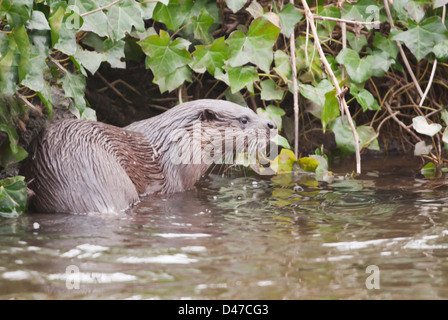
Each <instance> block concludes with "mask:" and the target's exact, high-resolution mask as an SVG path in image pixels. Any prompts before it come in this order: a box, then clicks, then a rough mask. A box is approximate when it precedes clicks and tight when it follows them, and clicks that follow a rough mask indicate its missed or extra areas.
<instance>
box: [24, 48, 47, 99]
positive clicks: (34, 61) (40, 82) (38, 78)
mask: <svg viewBox="0 0 448 320" xmlns="http://www.w3.org/2000/svg"><path fill="white" fill-rule="evenodd" d="M33 48H34V47H33ZM33 51H37V50H36V49H34V50H33ZM45 60H46V56H44V55H42V54H40V53H36V52H33V53H31V55H30V58H29V60H28V61H27V64H26V67H25V69H26V71H25V77H24V79H23V80H22V82H21V83H22V84H23V85H24V86H26V87H28V88H30V89H31V90H34V91H36V92H39V91H42V90H43V88H44V71H45V69H46V68H47V64H46V62H45Z"/></svg>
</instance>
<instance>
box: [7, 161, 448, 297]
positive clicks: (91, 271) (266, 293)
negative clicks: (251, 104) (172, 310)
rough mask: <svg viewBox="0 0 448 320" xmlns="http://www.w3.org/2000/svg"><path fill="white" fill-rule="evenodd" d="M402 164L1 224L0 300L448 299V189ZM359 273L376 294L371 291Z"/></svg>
mask: <svg viewBox="0 0 448 320" xmlns="http://www.w3.org/2000/svg"><path fill="white" fill-rule="evenodd" d="M406 163H409V162H406V161H403V160H402V159H398V160H397V161H396V162H393V161H392V160H388V161H379V160H375V161H370V162H368V161H364V163H363V166H364V171H365V172H366V173H365V174H363V175H362V176H360V177H357V178H356V179H345V178H344V175H345V173H346V172H349V171H350V168H344V167H343V166H342V165H341V166H339V167H338V168H336V169H334V168H333V169H334V171H335V173H336V174H335V180H334V181H333V182H332V183H330V184H328V183H325V182H318V181H316V180H315V179H314V178H313V177H310V176H291V175H285V176H280V177H276V178H275V179H273V180H270V179H267V178H262V177H244V176H243V177H239V178H223V177H220V176H216V175H215V176H211V177H209V178H207V179H204V181H202V182H201V183H200V184H199V185H198V186H197V188H196V189H195V190H192V191H189V192H185V193H180V194H175V195H171V196H166V197H153V198H149V199H146V200H145V201H142V202H141V203H140V204H139V205H138V206H137V207H135V208H134V209H133V210H131V212H129V214H127V215H117V216H114V217H110V216H109V217H102V216H73V215H62V214H28V215H24V216H22V217H20V218H17V219H0V298H1V299H9V298H19V299H20V298H24V299H37V298H38V299H54V298H75V299H79V298H95V299H96V298H101V299H109V298H119V299H157V298H160V299H179V298H192V299H197V298H205V299H212V298H213V299H215V298H218V299H328V298H329V299H338V298H341V299H346V298H350V299H398V298H413V299H416V298H423V299H429V298H443V299H446V298H448V260H447V257H448V241H447V240H448V219H447V213H448V209H446V208H447V203H448V190H447V189H446V188H445V187H437V188H435V186H437V184H436V183H434V182H432V181H430V180H426V179H423V178H421V177H419V176H418V175H417V174H415V172H418V170H416V167H412V166H404V165H403V164H406ZM369 266H376V267H377V269H378V270H379V272H380V273H379V286H380V288H379V289H368V287H367V286H366V280H367V281H368V277H369V276H370V275H371V274H370V273H366V269H367V268H368V267H369Z"/></svg>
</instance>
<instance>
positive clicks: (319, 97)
mask: <svg viewBox="0 0 448 320" xmlns="http://www.w3.org/2000/svg"><path fill="white" fill-rule="evenodd" d="M333 89H334V87H333V85H332V84H331V82H330V81H329V80H327V79H324V80H322V81H321V82H319V83H318V84H317V85H316V86H312V85H309V84H302V85H300V94H301V95H302V96H304V97H305V98H307V99H309V100H311V101H313V102H314V103H316V104H317V105H318V106H320V107H323V105H324V103H325V94H326V93H327V92H329V91H331V90H333ZM318 117H320V112H319V116H318Z"/></svg>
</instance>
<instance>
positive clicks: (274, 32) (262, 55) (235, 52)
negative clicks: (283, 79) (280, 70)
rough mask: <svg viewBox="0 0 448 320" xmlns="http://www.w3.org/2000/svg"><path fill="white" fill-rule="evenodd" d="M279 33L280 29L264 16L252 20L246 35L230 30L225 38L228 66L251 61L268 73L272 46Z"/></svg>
mask: <svg viewBox="0 0 448 320" xmlns="http://www.w3.org/2000/svg"><path fill="white" fill-rule="evenodd" d="M279 33H280V29H279V28H277V27H276V26H275V25H273V24H272V23H270V22H269V21H268V20H266V19H264V18H258V19H255V20H254V21H252V23H251V25H250V27H249V30H248V32H247V35H245V34H244V32H242V31H239V30H238V31H234V32H232V33H231V34H230V36H229V38H228V39H227V44H228V45H229V64H230V66H232V67H239V66H242V65H244V64H246V63H248V62H251V63H253V64H255V65H257V66H258V67H260V68H261V69H262V70H263V71H265V72H266V73H269V70H270V67H271V63H272V60H273V52H272V48H273V46H274V44H275V42H276V41H277V38H278V35H279Z"/></svg>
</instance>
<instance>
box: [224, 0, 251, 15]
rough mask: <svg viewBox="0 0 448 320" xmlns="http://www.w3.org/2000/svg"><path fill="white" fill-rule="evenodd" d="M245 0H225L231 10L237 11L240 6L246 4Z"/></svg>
mask: <svg viewBox="0 0 448 320" xmlns="http://www.w3.org/2000/svg"><path fill="white" fill-rule="evenodd" d="M246 2H247V1H246V0H226V4H227V6H228V7H229V8H230V10H232V11H233V12H235V13H236V12H237V11H239V10H241V8H242V7H244V5H245V4H246Z"/></svg>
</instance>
